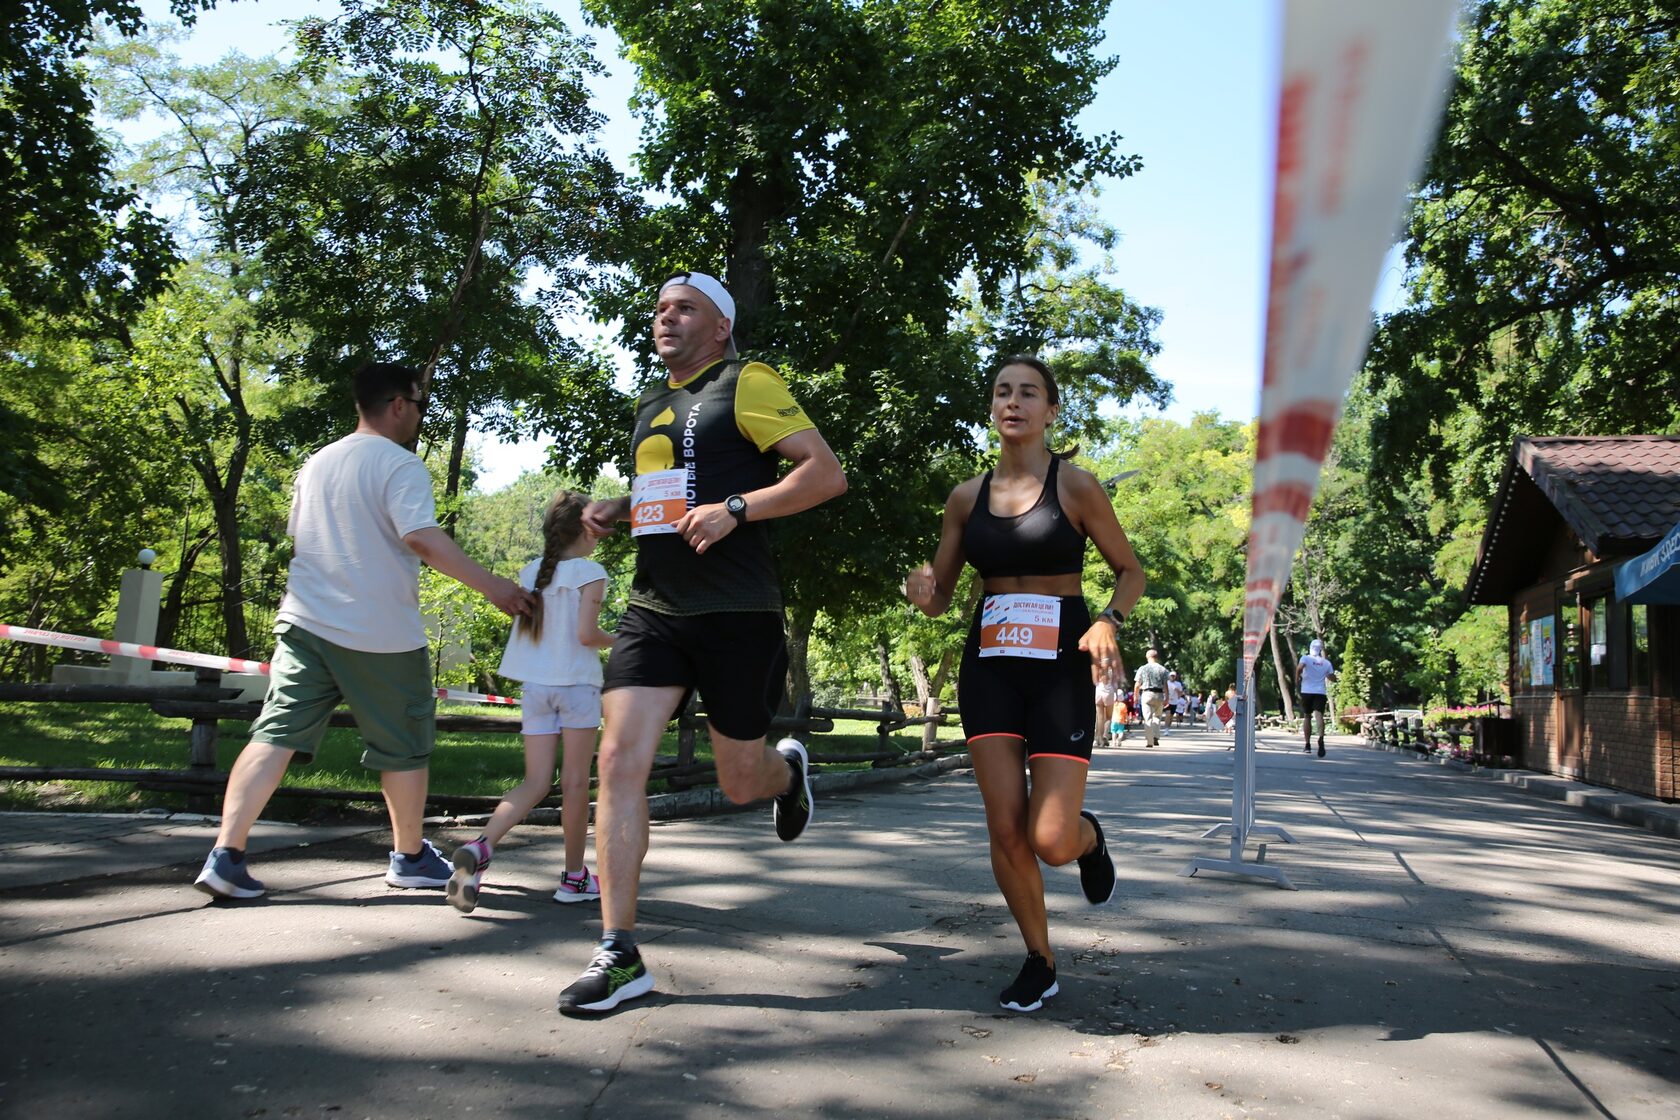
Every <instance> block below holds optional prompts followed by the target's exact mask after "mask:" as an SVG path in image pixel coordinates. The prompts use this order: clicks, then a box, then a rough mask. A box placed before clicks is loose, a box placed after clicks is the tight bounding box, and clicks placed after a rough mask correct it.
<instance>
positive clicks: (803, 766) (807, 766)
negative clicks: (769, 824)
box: [776, 740, 817, 844]
mask: <svg viewBox="0 0 1680 1120" xmlns="http://www.w3.org/2000/svg"><path fill="white" fill-rule="evenodd" d="M789 741H790V742H792V743H793V747H794V749H795V750H796V751H798V752H799V780H800V781H802V782H803V783H805V823H804V824H802V825H800V826H799V831H798V832H796V833H794V834H793V835H792V836H783V835H782V830H781V828H780V827H778V828H777V829H776V836H777V838H778V839H780V840H781V841H782V843H784V844H791V843H793V842H794V841H795V840H797V839H799V838H800V837H801V836H803V835H805V830H806V829H807V828H810V827H811V822H812V821H813V820H815V819H816V816H817V799H816V798H815V797H814V796H812V794H811V756H810V754H808V753H807V752H806V750H805V745H804V744H803V743H800V742H798V741H797V740H789ZM776 753H777V754H782V751H781V747H780V746H778V747H777V748H776ZM782 757H783V758H786V757H787V755H785V754H782ZM786 796H788V795H787V794H783V795H782V797H786ZM777 800H778V801H780V800H781V798H777ZM780 823H781V822H780V818H777V824H778V826H779V825H780Z"/></svg>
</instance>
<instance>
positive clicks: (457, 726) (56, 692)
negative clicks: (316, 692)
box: [0, 669, 956, 812]
mask: <svg viewBox="0 0 1680 1120" xmlns="http://www.w3.org/2000/svg"><path fill="white" fill-rule="evenodd" d="M221 676H222V674H221V672H220V670H216V669H199V670H197V672H196V674H195V677H196V680H195V683H194V684H193V686H192V687H191V688H155V687H146V686H129V685H69V684H4V683H0V700H11V701H27V702H31V703H49V704H50V703H76V704H145V705H146V706H147V707H149V708H150V709H151V710H152V711H153V712H156V713H157V714H158V715H161V716H165V717H168V718H171V719H182V720H186V721H187V722H188V725H189V726H188V732H187V766H186V768H185V769H173V770H172V769H165V768H162V767H157V768H153V767H143V768H133V767H109V766H95V767H76V766H0V781H23V782H49V781H101V782H132V783H134V784H135V786H136V788H139V789H145V790H159V791H169V792H185V793H187V794H188V795H189V797H188V803H189V806H190V807H191V808H192V809H194V810H195V811H200V812H214V811H217V810H218V809H219V808H220V790H221V788H222V787H223V786H224V785H225V784H226V783H227V775H226V774H225V773H223V772H222V771H220V770H218V769H217V768H216V742H217V737H218V735H219V733H220V724H221V721H222V720H237V721H242V722H247V723H248V722H250V721H251V720H254V719H255V718H256V717H257V713H258V711H260V710H261V707H262V705H261V704H258V703H254V702H237V701H235V700H234V697H235V696H237V695H238V694H239V693H238V690H237V689H232V688H225V687H223V686H222V683H221ZM955 715H956V709H954V708H950V709H946V710H945V711H943V712H941V713H939V714H938V715H935V716H910V715H906V714H905V713H904V712H903V711H900V710H894V709H892V708H891V707H890V706H887V705H882V707H881V708H880V709H879V710H870V709H862V708H857V709H854V708H818V707H813V706H812V705H811V702H810V699H809V697H807V698H804V699H802V700H801V701H800V703H799V704H798V705H797V706H796V707H795V708H794V711H793V713H792V714H791V715H785V716H777V717H776V718H775V719H773V720H772V721H771V724H770V734H771V735H772V736H775V735H777V734H778V733H780V734H784V735H794V736H798V737H800V739H801V741H804V742H809V741H810V740H811V739H812V737H813V736H820V735H822V734H825V733H832V732H833V730H834V721H835V720H837V719H846V720H864V721H868V722H872V723H874V724H875V725H876V733H877V736H878V739H879V742H878V744H877V747H876V749H875V750H874V751H870V752H864V753H859V752H855V751H831V752H824V751H821V750H817V749H812V750H811V761H812V763H813V764H816V765H824V764H827V765H857V764H859V763H868V764H870V765H871V766H875V767H884V766H893V765H909V764H912V763H918V762H924V761H926V760H927V759H929V758H931V757H935V756H937V755H938V754H939V753H941V752H940V750H939V749H938V748H937V745H936V747H935V749H933V750H927V749H909V748H904V747H900V746H898V745H897V744H896V743H894V742H893V739H892V736H893V733H894V732H897V731H901V730H903V729H904V728H907V727H920V726H923V725H926V724H933V725H935V727H939V726H943V725H944V724H945V721H946V718H947V717H950V716H955ZM673 722H674V723H675V724H676V727H677V753H676V754H675V755H659V756H657V757H656V758H655V760H654V765H653V771H652V773H651V775H650V779H651V780H663V781H665V782H666V783H667V784H668V785H670V786H671V787H672V788H673V789H687V788H690V787H693V786H700V785H708V784H710V783H712V782H714V781H716V779H717V770H716V768H715V767H714V766H713V765H712V763H710V762H708V761H706V760H703V759H699V758H697V757H696V753H697V752H696V747H697V745H698V741H699V736H700V734H701V732H702V731H703V729H704V728H705V724H706V718H705V714H704V712H703V711H702V710H701V709H700V708H699V707H698V705H697V703H695V702H693V701H691V702H690V704H689V705H688V707H687V708H686V709H685V710H684V711H683V712H681V713H680V714H679V715H678V717H677V718H676V720H674V721H673ZM331 726H333V727H354V726H356V719H355V717H354V716H353V715H351V714H350V712H349V711H347V710H342V709H341V710H339V711H336V712H334V713H333V714H332V718H331ZM437 727H438V730H439V731H455V732H489V733H501V734H514V735H517V734H519V720H518V719H509V718H507V717H504V716H493V715H463V714H455V713H446V714H440V715H439V716H438V717H437ZM558 793H559V790H558V787H556V788H555V789H554V790H552V791H551V792H550V795H549V797H550V799H552V798H554V797H556V796H558ZM276 796H285V797H302V798H312V799H316V800H322V801H354V802H361V801H371V802H381V801H382V795H381V794H380V793H379V791H377V790H371V791H370V790H344V789H325V788H314V787H307V788H306V787H300V786H282V787H281V788H280V789H279V790H278V791H276ZM426 800H427V803H428V804H430V805H435V806H436V807H438V808H440V809H448V810H452V811H471V810H484V811H488V810H489V809H491V808H493V807H494V806H495V804H496V803H497V801H498V800H500V799H499V798H497V797H490V796H478V795H469V794H429V795H428V796H427V799H426ZM544 803H545V804H547V803H548V800H547V799H545V802H544Z"/></svg>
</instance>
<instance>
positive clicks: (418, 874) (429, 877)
mask: <svg viewBox="0 0 1680 1120" xmlns="http://www.w3.org/2000/svg"><path fill="white" fill-rule="evenodd" d="M451 874H452V868H451V867H450V865H449V861H448V860H446V859H444V858H443V853H442V852H440V851H438V850H437V846H436V845H434V844H433V843H432V842H431V841H430V840H422V841H420V854H419V855H418V856H417V857H415V858H414V859H409V858H408V857H407V856H405V855H403V854H402V853H401V852H392V853H391V866H390V867H389V868H387V869H386V871H385V882H386V883H387V884H388V885H390V886H393V887H447V886H448V885H449V876H450V875H451Z"/></svg>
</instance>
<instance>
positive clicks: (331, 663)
mask: <svg viewBox="0 0 1680 1120" xmlns="http://www.w3.org/2000/svg"><path fill="white" fill-rule="evenodd" d="M274 633H275V634H276V636H277V639H278V640H277V641H276V642H275V646H274V658H273V660H272V661H271V662H270V663H269V678H268V695H267V696H265V697H264V698H263V706H262V712H261V714H259V715H258V716H257V718H256V720H255V722H253V723H252V724H251V736H250V741H251V742H253V743H267V744H269V745H270V746H275V747H282V748H284V749H286V750H290V751H296V752H297V753H298V754H301V755H303V756H305V758H306V759H312V758H314V757H315V750H316V748H318V747H319V746H320V745H321V737H322V736H323V735H325V734H326V733H327V721H328V720H329V719H330V718H332V714H333V709H334V708H336V707H338V702H339V700H341V699H342V700H343V701H344V703H345V704H347V705H348V706H349V708H350V712H351V714H353V715H354V716H355V717H356V726H357V728H358V729H359V730H360V731H361V733H362V741H363V742H365V743H366V744H367V749H366V750H365V751H363V752H362V765H363V766H366V767H367V768H368V769H370V770H423V769H425V767H426V766H427V765H428V764H429V763H430V762H431V758H432V743H433V741H434V740H435V738H436V736H437V693H436V692H434V691H433V690H432V684H431V665H430V661H429V659H428V658H427V656H426V647H425V646H421V647H420V648H419V649H411V650H406V651H404V652H402V653H364V652H363V651H361V650H356V649H345V648H344V647H343V646H340V645H334V644H333V643H332V642H329V641H327V640H326V639H325V638H321V637H317V636H316V635H314V634H311V633H310V632H309V631H307V630H303V629H300V628H298V627H296V626H293V625H292V624H290V623H286V622H282V623H280V624H279V625H277V626H276V627H275V628H274Z"/></svg>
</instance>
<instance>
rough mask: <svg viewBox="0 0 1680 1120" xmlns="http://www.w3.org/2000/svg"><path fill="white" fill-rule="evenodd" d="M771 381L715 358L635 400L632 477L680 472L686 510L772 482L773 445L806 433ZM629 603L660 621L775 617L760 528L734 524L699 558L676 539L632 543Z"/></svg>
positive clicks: (766, 542) (775, 587)
mask: <svg viewBox="0 0 1680 1120" xmlns="http://www.w3.org/2000/svg"><path fill="white" fill-rule="evenodd" d="M815 427H816V425H815V424H813V423H812V422H811V419H810V417H808V416H806V415H805V410H804V409H802V408H800V407H799V404H798V403H797V402H796V401H794V399H793V397H792V396H791V395H789V393H788V390H787V385H786V384H785V383H783V381H782V379H781V377H780V375H778V374H777V373H776V371H775V370H773V369H771V368H770V367H769V366H767V365H765V364H764V363H763V362H741V361H723V362H718V363H716V364H714V365H710V366H707V367H706V368H705V369H703V370H701V371H700V372H699V373H697V374H695V375H694V376H693V377H691V378H689V379H688V380H687V381H684V382H683V383H682V384H680V385H673V384H671V383H670V382H668V381H667V382H663V383H660V384H658V385H655V386H653V387H652V388H649V389H647V390H645V391H643V393H642V395H641V397H640V399H638V400H637V402H636V427H635V434H634V436H633V437H632V439H631V447H632V448H633V449H634V452H635V474H636V476H637V477H641V476H644V475H649V474H653V473H654V472H657V471H669V470H682V471H684V472H685V475H686V478H685V481H686V491H687V492H686V504H685V508H687V509H693V508H694V507H695V506H700V505H709V504H712V503H715V502H721V501H723V500H724V499H725V498H727V497H729V496H730V495H731V494H744V493H747V492H748V491H751V490H758V489H760V488H762V487H765V486H769V485H770V484H771V483H773V482H775V481H776V477H777V466H778V464H777V459H778V456H777V455H776V453H775V452H774V451H772V450H771V449H772V448H773V447H775V445H776V443H777V442H778V441H780V440H783V439H785V438H787V437H788V436H791V435H793V434H795V433H796V432H803V431H807V430H810V429H812V428H815ZM636 546H637V547H636V576H635V579H634V580H633V581H632V583H631V585H630V602H631V604H632V605H634V606H640V607H645V608H647V609H648V610H651V611H655V612H657V613H659V614H676V615H692V614H709V613H712V612H714V611H776V612H780V611H781V609H782V593H781V587H780V584H779V583H778V582H777V579H776V564H775V560H774V558H773V557H772V556H771V553H770V535H769V531H768V528H767V526H766V524H765V523H764V522H762V521H754V522H749V523H747V524H745V525H739V526H736V528H735V530H734V531H733V532H731V533H730V534H729V535H728V536H727V537H724V538H723V539H722V540H721V541H719V542H718V543H717V544H714V545H712V546H711V547H710V548H708V549H707V550H706V552H705V554H704V555H701V554H698V553H696V552H695V551H694V549H693V548H692V547H690V546H689V544H688V543H687V542H686V541H684V540H683V539H682V537H681V536H679V535H677V534H675V533H665V534H658V533H655V534H649V535H643V536H638V537H637V538H636Z"/></svg>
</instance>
